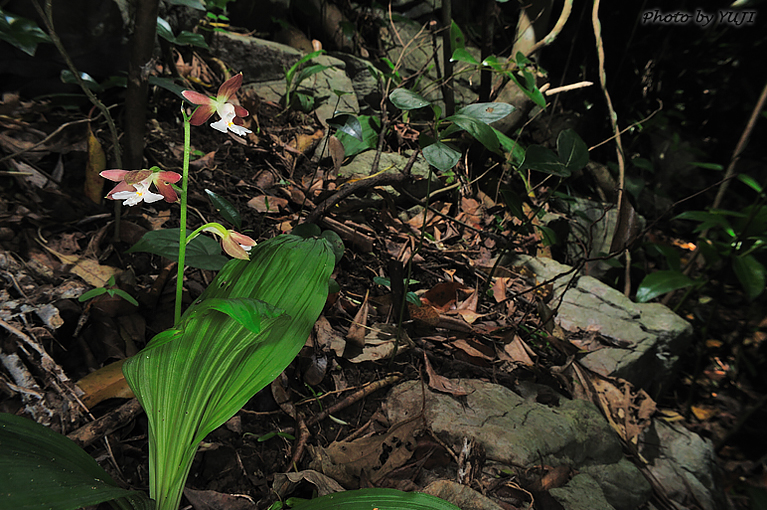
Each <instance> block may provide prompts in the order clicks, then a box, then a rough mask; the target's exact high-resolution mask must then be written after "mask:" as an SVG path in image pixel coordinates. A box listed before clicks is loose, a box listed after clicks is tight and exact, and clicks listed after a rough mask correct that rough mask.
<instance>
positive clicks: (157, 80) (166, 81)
mask: <svg viewBox="0 0 767 510" xmlns="http://www.w3.org/2000/svg"><path fill="white" fill-rule="evenodd" d="M149 84H150V85H153V86H155V87H160V88H163V89H165V90H167V91H169V92H172V93H173V94H176V95H177V96H178V97H180V98H183V97H184V96H182V95H181V93H182V92H183V91H185V90H186V87H182V86H181V85H179V84H177V83H176V82H175V81H173V80H172V79H170V78H161V77H159V76H154V75H153V76H150V77H149ZM126 85H127V81H126V82H125V84H123V85H122V86H126Z"/></svg>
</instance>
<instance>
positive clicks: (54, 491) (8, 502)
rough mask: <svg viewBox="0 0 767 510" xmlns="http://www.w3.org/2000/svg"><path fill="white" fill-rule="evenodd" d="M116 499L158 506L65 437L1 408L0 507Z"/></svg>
mask: <svg viewBox="0 0 767 510" xmlns="http://www.w3.org/2000/svg"><path fill="white" fill-rule="evenodd" d="M112 500H117V501H116V502H115V504H116V505H117V506H118V507H119V508H123V509H129V508H132V509H135V510H150V509H152V508H153V507H154V505H153V504H152V501H151V500H150V499H149V498H147V497H146V494H144V493H143V492H136V491H130V490H127V489H123V488H121V487H119V486H118V485H117V483H116V482H115V481H114V480H113V479H112V477H110V476H109V475H108V474H107V472H106V471H104V470H103V469H102V468H101V466H99V465H98V464H97V463H96V461H95V460H93V458H92V457H91V456H90V455H88V454H87V453H85V451H83V450H82V449H81V448H80V447H79V446H77V445H76V444H75V443H74V442H73V441H71V440H70V439H68V438H67V437H66V436H62V435H61V434H57V433H56V432H54V431H52V430H50V429H49V428H47V427H45V426H43V425H40V424H39V423H36V422H34V421H32V420H30V419H27V418H22V417H20V416H14V415H12V414H7V413H0V508H13V509H14V510H25V509H40V508H45V509H51V510H75V509H78V508H82V507H85V506H90V505H97V504H99V503H101V502H104V501H112Z"/></svg>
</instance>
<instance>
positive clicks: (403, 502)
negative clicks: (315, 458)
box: [292, 489, 460, 510]
mask: <svg viewBox="0 0 767 510" xmlns="http://www.w3.org/2000/svg"><path fill="white" fill-rule="evenodd" d="M292 508H293V510H371V509H376V508H380V509H385V510H460V508H458V507H457V506H455V505H454V504H452V503H448V502H447V501H445V500H444V499H440V498H438V497H436V496H432V495H429V494H423V493H420V492H402V491H398V490H396V489H357V490H352V491H343V492H334V493H333V494H327V495H325V496H321V497H319V498H315V499H310V500H308V501H302V502H300V503H298V504H296V505H294V506H293V507H292Z"/></svg>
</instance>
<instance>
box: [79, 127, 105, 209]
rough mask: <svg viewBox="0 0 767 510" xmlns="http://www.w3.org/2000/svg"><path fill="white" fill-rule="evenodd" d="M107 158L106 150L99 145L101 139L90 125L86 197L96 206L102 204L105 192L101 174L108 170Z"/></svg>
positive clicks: (85, 186) (86, 165)
mask: <svg viewBox="0 0 767 510" xmlns="http://www.w3.org/2000/svg"><path fill="white" fill-rule="evenodd" d="M106 167H107V158H106V156H105V155H104V149H103V148H102V147H101V144H100V143H99V139H98V138H96V135H94V134H93V131H92V130H91V127H90V125H89V126H88V161H87V162H86V163H85V185H84V193H85V196H86V197H88V199H90V201H91V202H93V203H95V204H100V203H101V199H102V195H103V190H104V179H103V178H102V177H101V176H100V175H99V173H101V172H103V171H104V170H106Z"/></svg>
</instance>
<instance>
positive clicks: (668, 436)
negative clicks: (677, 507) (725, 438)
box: [639, 420, 727, 510]
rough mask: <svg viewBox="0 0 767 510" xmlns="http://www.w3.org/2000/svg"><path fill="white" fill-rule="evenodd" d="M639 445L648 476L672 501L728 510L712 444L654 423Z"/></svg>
mask: <svg viewBox="0 0 767 510" xmlns="http://www.w3.org/2000/svg"><path fill="white" fill-rule="evenodd" d="M639 444H640V445H641V446H642V448H641V450H640V452H641V454H642V456H643V457H644V458H645V459H647V461H648V462H649V464H648V466H647V467H648V469H649V470H650V473H652V475H653V476H654V477H655V479H656V480H657V481H658V483H659V484H660V485H661V486H662V487H663V490H664V492H665V493H666V495H667V496H668V497H669V498H670V499H671V500H673V501H676V502H677V503H680V504H681V505H685V506H686V505H688V504H690V503H694V504H695V505H696V506H700V507H701V508H703V509H704V510H721V509H724V508H727V505H726V502H725V497H724V494H723V492H722V489H721V486H720V484H719V481H720V480H721V476H720V475H719V472H718V467H717V466H716V461H715V454H714V447H713V445H712V443H711V441H709V440H708V439H703V438H702V437H700V436H699V435H697V434H695V433H694V432H692V431H689V430H687V429H686V428H684V427H683V426H681V425H677V426H672V425H670V424H667V423H665V422H663V421H661V420H653V425H652V426H651V427H650V428H648V429H647V430H645V431H644V432H643V435H642V437H640V440H639ZM690 498H692V499H690Z"/></svg>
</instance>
